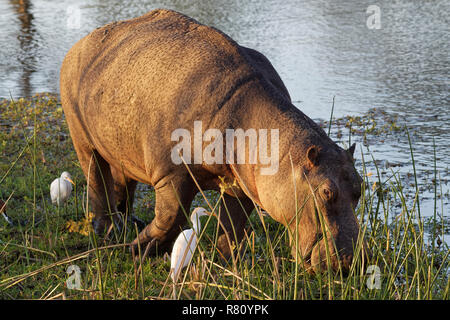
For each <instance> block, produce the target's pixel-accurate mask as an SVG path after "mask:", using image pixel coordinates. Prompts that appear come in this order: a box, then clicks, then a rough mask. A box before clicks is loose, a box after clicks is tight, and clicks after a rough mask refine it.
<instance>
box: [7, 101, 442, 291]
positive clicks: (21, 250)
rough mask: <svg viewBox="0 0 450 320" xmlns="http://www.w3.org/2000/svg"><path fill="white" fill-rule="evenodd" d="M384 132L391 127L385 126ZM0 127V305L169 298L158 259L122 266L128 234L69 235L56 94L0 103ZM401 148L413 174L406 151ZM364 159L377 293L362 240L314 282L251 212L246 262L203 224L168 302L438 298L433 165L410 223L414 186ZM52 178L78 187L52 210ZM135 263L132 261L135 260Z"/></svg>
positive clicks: (148, 199)
mask: <svg viewBox="0 0 450 320" xmlns="http://www.w3.org/2000/svg"><path fill="white" fill-rule="evenodd" d="M354 119H355V118H352V117H349V118H348V121H350V120H351V123H350V129H351V130H361V131H362V133H363V134H364V135H370V134H377V133H379V131H377V127H374V125H373V122H374V121H372V122H371V125H370V126H367V125H365V124H364V126H363V125H359V124H358V121H360V120H358V119H357V120H354ZM360 122H364V121H360ZM390 127H391V128H394V129H395V130H396V131H397V130H399V129H398V126H397V125H395V124H394V123H392V124H391V125H390ZM328 128H331V123H330V124H329V127H328ZM383 128H384V127H383ZM386 128H388V127H386ZM0 129H1V130H0V156H1V160H0V197H1V198H2V199H3V200H6V199H8V198H9V201H8V203H7V205H8V211H7V212H8V215H9V216H10V217H11V218H12V219H13V221H14V222H15V223H16V224H15V225H14V226H10V225H8V224H7V223H6V222H4V221H3V220H2V221H1V222H0V298H1V299H23V298H26V299H63V298H64V299H171V298H172V290H173V285H172V282H171V280H170V277H169V271H170V270H169V269H170V261H169V260H168V259H167V256H157V257H150V258H148V259H139V258H138V259H137V260H136V261H134V260H133V259H132V256H131V254H130V253H129V250H128V248H127V247H126V243H127V242H130V241H131V240H133V239H134V238H135V236H136V231H135V230H134V228H132V227H130V228H127V229H126V230H127V233H126V234H125V235H121V236H120V238H119V239H117V241H114V242H105V241H104V240H101V239H99V238H97V237H95V235H93V234H92V232H90V233H89V234H88V235H83V234H80V233H78V232H70V231H69V229H68V227H67V222H68V221H75V222H82V221H83V219H85V218H86V214H87V213H86V211H85V208H86V180H85V178H84V176H83V174H82V171H81V169H80V167H79V164H78V161H77V157H76V154H75V151H74V149H73V146H72V142H71V138H70V136H69V134H68V130H67V125H66V123H65V120H64V115H63V112H62V109H61V105H60V104H59V101H58V99H57V97H56V96H53V95H48V94H42V95H36V96H34V97H33V98H31V99H19V100H17V101H10V100H3V101H0ZM383 130H384V129H383ZM410 150H411V156H412V163H413V166H414V153H413V152H414V150H413V148H412V147H411V148H410ZM435 152H436V149H435ZM362 158H363V161H362V165H361V167H360V168H358V169H359V171H360V174H361V176H362V177H363V178H364V180H365V183H364V184H363V189H364V190H363V195H362V197H361V200H360V204H359V206H358V209H357V210H356V212H355V214H356V216H357V217H358V220H359V221H360V225H361V235H362V237H364V238H365V240H366V242H367V245H368V247H369V248H370V249H371V252H372V257H371V260H370V261H368V262H367V261H365V264H366V265H376V266H377V267H379V268H380V271H381V277H380V284H381V287H380V289H370V288H369V287H368V285H367V282H368V281H369V283H370V281H372V280H373V279H372V278H371V277H370V274H368V273H366V269H364V268H363V267H362V265H363V261H362V260H363V257H362V255H361V254H360V253H361V244H362V242H361V243H358V244H356V249H355V252H356V256H355V259H354V262H353V265H352V267H351V269H350V273H349V275H348V276H347V277H344V276H343V275H342V273H340V272H335V273H332V272H328V270H325V271H324V272H323V273H322V274H320V275H312V274H309V273H308V272H307V271H306V270H305V268H303V267H302V261H301V257H298V258H299V259H293V257H292V256H291V254H290V248H289V246H288V236H289V235H288V233H287V230H286V228H284V227H283V226H282V225H280V224H279V223H276V222H275V221H274V220H272V219H271V218H270V217H268V216H266V215H264V214H262V213H261V212H260V211H259V210H257V208H255V210H254V212H253V214H252V216H251V218H250V220H249V223H248V229H247V233H246V236H245V239H244V241H243V242H242V245H243V252H244V254H243V255H242V256H241V257H237V256H235V257H233V259H231V260H230V261H229V262H223V261H221V260H220V259H219V257H218V254H217V251H216V250H215V247H216V241H217V230H218V229H217V228H218V226H217V220H216V219H215V218H203V220H202V222H203V225H204V228H203V229H202V234H201V236H200V244H199V246H198V250H197V251H196V254H195V256H194V259H193V260H192V263H191V265H190V267H189V268H188V269H186V270H185V271H184V272H183V273H182V275H181V277H180V279H181V280H180V283H179V284H178V285H177V289H176V293H177V298H180V299H448V298H449V257H448V254H449V248H448V244H447V243H445V242H442V241H437V239H443V238H444V233H445V232H448V217H444V216H443V215H442V212H443V208H442V206H443V205H440V201H441V200H442V197H441V196H442V189H441V188H440V186H441V185H440V184H439V180H440V176H439V171H438V170H437V169H436V164H435V163H434V164H433V165H434V181H435V184H434V200H435V205H434V212H432V213H431V214H428V219H423V218H421V217H420V218H419V212H420V203H421V202H420V194H419V189H418V188H414V189H413V191H411V189H410V188H406V187H405V186H404V183H403V181H402V179H401V177H400V175H399V174H398V173H397V172H395V171H393V170H392V168H391V172H390V174H388V175H381V174H380V172H379V170H378V168H376V172H370V173H369V172H368V169H367V168H366V160H365V159H364V156H363V155H362ZM435 158H436V156H435ZM369 160H371V159H369ZM374 163H375V164H376V162H375V161H374ZM411 169H413V168H411ZM62 171H69V172H70V173H71V174H72V177H73V179H74V181H75V183H76V188H75V190H74V191H73V193H72V196H71V198H70V200H69V201H68V202H67V203H66V204H65V205H64V206H62V207H59V208H58V207H55V206H54V205H52V204H51V202H50V199H49V185H50V183H51V181H52V180H53V179H54V178H56V177H58V176H59V175H60V174H61V172H62ZM370 175H372V177H377V180H378V181H377V184H373V183H372V182H371V181H369V176H370ZM414 175H416V172H415V170H414ZM415 180H416V186H417V179H415ZM411 193H413V194H411ZM136 198H137V199H136V201H135V204H134V213H135V215H137V216H138V217H140V218H142V219H144V220H146V221H149V220H151V218H152V217H153V215H154V213H153V208H154V192H153V189H151V188H147V187H144V186H140V187H138V191H137V197H136ZM408 199H413V200H412V201H411V200H408ZM439 199H441V200H439ZM220 201H221V194H220V193H218V192H208V191H205V192H203V193H199V194H198V196H197V198H196V200H195V201H194V205H193V206H198V205H201V206H204V207H205V208H208V207H212V208H213V209H215V208H217V207H218V205H219V203H220ZM438 209H440V212H441V213H439V210H438ZM299 211H301V208H299ZM423 215H424V213H423V212H422V216H423ZM321 221H322V223H321V227H322V228H323V229H326V228H327V226H326V225H325V224H324V223H323V219H321ZM446 230H447V231H446ZM427 235H428V236H427ZM295 236H296V235H294V238H295ZM136 255H137V256H138V257H142V255H143V252H140V251H139V252H137V253H136ZM327 258H329V254H328V253H327ZM70 265H77V266H78V267H79V268H80V270H81V277H80V282H81V290H74V289H69V288H67V286H66V281H67V280H68V278H69V274H67V272H66V271H67V269H68V267H69V266H70ZM139 271H140V272H139Z"/></svg>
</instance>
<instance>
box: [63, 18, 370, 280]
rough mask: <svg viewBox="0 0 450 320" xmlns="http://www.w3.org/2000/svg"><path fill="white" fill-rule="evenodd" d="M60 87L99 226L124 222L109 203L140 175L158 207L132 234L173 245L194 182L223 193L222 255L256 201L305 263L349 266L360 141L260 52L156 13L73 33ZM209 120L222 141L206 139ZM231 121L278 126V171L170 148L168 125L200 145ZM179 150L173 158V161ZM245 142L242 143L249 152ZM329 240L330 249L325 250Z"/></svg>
mask: <svg viewBox="0 0 450 320" xmlns="http://www.w3.org/2000/svg"><path fill="white" fill-rule="evenodd" d="M60 94H61V102H62V107H63V110H64V113H65V117H66V120H67V124H68V127H69V130H70V135H71V138H72V140H73V145H74V148H75V150H76V153H77V156H78V159H79V162H80V165H81V168H82V170H83V172H84V175H85V176H86V179H87V184H88V190H89V203H90V211H92V212H93V213H94V221H93V224H94V228H95V231H96V232H97V233H102V232H105V230H106V229H108V228H110V227H111V226H114V225H115V224H114V223H112V222H114V221H117V222H118V224H119V222H120V219H119V217H120V215H118V214H116V213H118V212H122V213H123V212H125V211H126V210H127V208H129V207H128V206H129V205H130V204H131V203H132V202H133V197H134V192H135V189H136V184H137V182H141V183H144V184H148V185H151V186H153V188H154V192H155V197H156V201H155V217H154V219H153V220H152V221H151V223H149V224H146V225H145V227H144V228H143V229H142V230H141V231H140V232H139V234H138V236H137V237H136V239H135V240H134V241H133V242H131V244H130V245H131V246H133V247H134V248H135V247H136V246H137V245H138V244H139V245H141V246H146V247H145V248H150V252H153V251H154V249H153V248H155V250H156V248H170V245H171V244H172V243H173V241H174V239H175V238H176V236H177V234H178V233H179V232H180V228H181V227H182V226H183V225H184V224H185V223H186V221H187V219H186V217H187V216H188V215H189V210H190V206H191V203H192V201H193V199H194V197H195V196H196V194H197V193H198V192H199V189H202V190H222V193H223V197H222V201H221V204H220V208H219V210H218V212H219V215H218V220H219V225H220V228H219V236H218V243H217V249H218V250H219V252H220V253H221V255H222V256H223V257H225V258H226V257H230V256H232V255H233V254H234V252H235V251H236V250H237V248H238V247H239V243H240V242H241V240H242V239H243V237H244V234H245V226H246V221H247V219H248V217H249V215H250V214H251V213H252V212H253V210H254V209H255V207H260V208H262V209H263V210H264V211H266V212H267V213H268V214H269V215H270V216H271V217H272V218H273V219H274V220H275V221H277V222H279V223H282V224H283V225H285V226H286V227H287V230H288V232H289V239H290V241H289V245H290V247H291V252H292V255H293V256H294V257H296V258H300V257H301V258H302V263H303V264H304V265H305V266H306V267H308V268H309V269H311V270H321V269H322V270H324V269H325V268H326V266H330V263H331V267H332V268H333V269H335V270H336V269H337V268H338V266H340V267H341V268H343V269H344V270H345V269H346V268H347V269H348V268H349V266H350V264H351V261H352V259H353V255H354V248H355V244H356V243H357V240H358V234H359V225H358V221H357V219H356V217H355V208H356V206H357V203H358V201H359V198H360V195H361V182H362V180H361V177H360V176H359V174H358V172H357V171H356V169H355V166H354V159H353V153H354V149H355V145H353V146H351V147H349V148H348V149H344V148H341V147H340V146H338V145H337V144H336V143H335V142H334V141H332V140H331V139H330V138H329V137H328V135H327V134H326V133H325V132H324V130H323V129H322V128H321V127H320V126H319V125H318V124H316V123H315V122H314V121H313V120H311V119H310V118H309V117H307V116H306V115H305V114H304V113H303V112H302V111H301V110H299V109H298V108H297V107H296V106H294V105H293V103H292V101H291V98H290V95H289V92H288V90H287V89H286V86H285V85H284V84H283V81H282V80H281V78H280V76H279V74H278V73H277V72H276V71H275V69H274V67H273V66H272V64H271V63H270V61H269V60H268V59H267V58H266V57H265V56H264V55H263V54H262V53H260V52H258V51H256V50H254V49H251V48H246V47H244V46H241V45H239V44H238V43H236V42H235V41H234V40H233V39H231V38H230V37H229V36H227V35H226V34H225V33H223V32H221V31H219V30H217V29H216V28H213V27H209V26H206V25H203V24H201V23H199V22H198V21H196V20H195V19H193V18H190V17H187V16H185V15H183V14H181V13H178V12H175V11H171V10H154V11H150V12H148V13H147V14H144V15H143V16H140V17H137V18H134V19H131V20H126V21H119V22H113V23H110V24H107V25H105V26H103V27H100V28H97V29H95V30H94V31H93V32H91V33H90V34H88V35H87V36H86V37H84V38H82V39H81V40H80V41H78V42H77V43H76V44H75V45H74V46H73V47H72V48H71V49H70V50H69V52H68V53H67V55H66V56H65V58H64V61H63V63H62V67H61V73H60ZM199 122H201V126H200V129H199V127H198V126H197V128H194V127H195V123H197V124H198V123H199ZM209 129H214V130H215V131H214V132H216V133H217V132H221V133H223V139H222V137H220V136H217V135H215V136H214V137H215V139H214V140H213V139H212V138H211V137H209V138H210V139H209V141H208V139H206V138H205V137H203V140H202V134H203V135H204V134H205V133H206V131H207V130H209ZM233 129H234V130H239V129H241V130H243V131H244V132H245V133H246V134H247V133H249V132H250V131H248V130H254V131H252V132H256V133H258V132H262V131H260V130H268V132H273V133H271V136H273V137H274V138H277V139H274V140H273V141H275V142H276V145H271V147H270V148H269V149H270V150H269V149H267V152H268V153H270V152H271V154H277V158H276V159H275V160H276V162H275V164H274V166H273V167H274V168H275V170H271V172H269V173H267V172H264V171H263V170H262V169H264V168H267V166H268V164H267V162H266V163H263V162H262V161H256V162H255V161H233V159H234V158H233V159H228V160H230V161H207V160H208V159H198V158H196V159H194V160H193V159H192V157H191V158H190V161H186V159H188V160H189V155H188V154H187V153H186V154H185V155H184V158H183V154H182V151H183V152H185V151H186V150H182V149H174V148H175V147H176V146H177V145H178V144H179V143H180V140H177V139H175V140H174V139H173V133H174V132H177V130H184V131H183V132H184V133H189V134H191V137H192V136H194V135H195V134H197V135H198V134H200V144H199V142H198V141H199V139H198V137H197V138H192V139H188V140H185V141H184V142H185V143H187V144H188V145H192V148H194V147H195V144H197V145H196V147H197V148H198V147H199V145H200V147H203V148H204V149H205V148H207V147H208V145H210V144H212V143H213V141H215V140H217V139H218V138H220V140H222V141H225V140H226V138H225V134H226V132H228V131H229V130H233ZM271 130H276V131H271ZM195 131H197V132H195ZM246 138H248V137H247V136H244V139H246ZM205 141H206V142H205ZM271 141H272V140H271ZM208 142H209V143H208ZM236 145H237V144H236ZM236 145H234V148H236ZM223 148H224V149H225V148H226V146H223ZM232 148H233V147H232ZM174 150H175V151H176V150H178V155H179V156H180V157H181V158H180V159H182V161H174V155H175V156H176V153H177V152H174ZM215 151H216V152H218V151H222V150H219V149H215ZM253 151H254V150H252V149H251V148H250V147H249V146H248V144H245V152H247V153H251V152H253ZM218 154H220V153H219V152H218ZM223 154H225V151H223ZM249 157H250V156H249ZM249 157H248V158H249ZM175 158H176V157H175ZM246 159H247V158H246ZM178 160H179V159H178ZM224 184H225V185H228V186H229V187H224ZM111 217H112V218H113V219H111ZM111 223H112V224H111ZM158 250H159V249H158ZM161 250H162V249H161ZM326 250H332V251H329V252H331V254H330V257H329V258H328V259H326V257H325V252H326ZM313 272H314V271H313Z"/></svg>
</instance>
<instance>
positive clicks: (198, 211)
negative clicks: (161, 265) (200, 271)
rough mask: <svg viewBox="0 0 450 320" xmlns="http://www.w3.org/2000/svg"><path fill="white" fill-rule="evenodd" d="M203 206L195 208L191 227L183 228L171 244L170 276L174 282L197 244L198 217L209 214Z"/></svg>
mask: <svg viewBox="0 0 450 320" xmlns="http://www.w3.org/2000/svg"><path fill="white" fill-rule="evenodd" d="M209 215H210V213H208V212H207V211H206V210H205V209H204V208H202V207H198V208H195V209H194V211H193V212H192V214H191V221H192V227H193V228H192V229H187V230H184V231H183V232H181V233H180V235H179V236H178V238H177V239H176V240H175V243H174V245H173V249H172V254H171V255H170V270H171V277H172V280H173V282H174V283H176V281H177V279H178V277H179V275H180V272H181V270H182V269H183V268H184V267H186V266H187V265H188V264H189V261H191V259H192V255H193V254H194V250H195V247H196V246H197V239H198V238H197V237H198V235H199V233H200V228H201V224H200V217H201V216H209Z"/></svg>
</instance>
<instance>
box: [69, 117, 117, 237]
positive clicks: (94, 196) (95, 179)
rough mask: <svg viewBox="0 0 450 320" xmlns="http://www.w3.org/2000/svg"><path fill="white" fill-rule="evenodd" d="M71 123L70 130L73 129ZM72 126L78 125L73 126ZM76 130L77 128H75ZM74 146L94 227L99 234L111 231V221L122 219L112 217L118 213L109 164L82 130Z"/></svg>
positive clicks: (79, 131)
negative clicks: (86, 187) (86, 185)
mask: <svg viewBox="0 0 450 320" xmlns="http://www.w3.org/2000/svg"><path fill="white" fill-rule="evenodd" d="M71 124H72V123H69V128H71ZM72 125H76V123H75V124H72ZM75 128H76V127H75ZM73 145H74V147H75V151H76V153H77V156H78V160H79V161H80V165H81V168H82V170H83V173H84V176H85V177H86V180H87V184H88V187H89V188H88V189H89V190H88V192H89V204H90V208H89V211H90V212H93V213H94V220H93V223H92V224H93V227H94V231H95V232H96V233H97V234H102V233H103V232H104V231H106V230H108V229H109V226H110V225H111V221H112V218H111V217H113V220H114V221H115V222H116V223H119V222H120V217H118V216H117V215H112V214H114V213H116V212H117V209H116V205H115V202H114V181H113V178H112V176H111V170H110V166H109V163H108V162H106V160H105V159H103V157H102V156H101V155H100V154H99V153H98V152H97V150H95V149H93V148H92V147H91V144H90V143H89V142H88V139H86V138H84V135H83V132H82V131H81V130H78V131H77V135H76V139H73Z"/></svg>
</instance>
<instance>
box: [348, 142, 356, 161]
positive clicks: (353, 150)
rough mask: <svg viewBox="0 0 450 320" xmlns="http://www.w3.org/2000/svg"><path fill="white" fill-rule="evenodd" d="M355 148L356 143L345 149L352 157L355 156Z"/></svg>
mask: <svg viewBox="0 0 450 320" xmlns="http://www.w3.org/2000/svg"><path fill="white" fill-rule="evenodd" d="M355 147H356V143H353V144H352V146H351V147H350V148H348V149H347V152H348V153H349V154H350V155H351V156H352V158H353V155H354V154H355Z"/></svg>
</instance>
